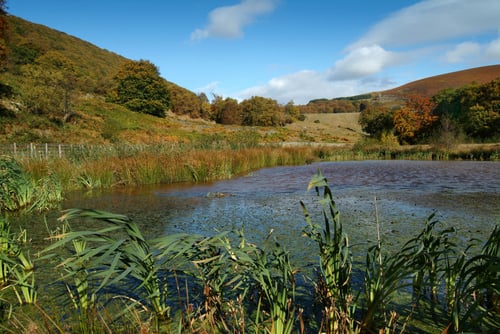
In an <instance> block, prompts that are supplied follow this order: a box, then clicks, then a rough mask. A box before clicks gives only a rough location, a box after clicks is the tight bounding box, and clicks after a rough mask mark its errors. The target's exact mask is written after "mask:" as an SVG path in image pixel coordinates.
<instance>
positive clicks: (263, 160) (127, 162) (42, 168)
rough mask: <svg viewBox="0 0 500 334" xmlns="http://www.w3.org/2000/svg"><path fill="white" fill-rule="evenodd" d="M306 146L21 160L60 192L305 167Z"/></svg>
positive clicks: (312, 156)
mask: <svg viewBox="0 0 500 334" xmlns="http://www.w3.org/2000/svg"><path fill="white" fill-rule="evenodd" d="M319 154H320V151H319V150H317V149H313V148H308V147H296V148H274V147H250V148H241V149H230V148H229V149H202V150H200V149H196V148H192V147H183V148H182V149H181V148H178V147H172V146H167V147H162V146H155V147H151V146H144V147H134V148H133V149H126V150H125V149H116V150H111V149H110V150H109V151H107V152H104V151H103V150H98V151H97V152H95V155H94V154H90V153H89V154H82V153H81V152H79V155H78V156H73V157H69V158H63V159H59V158H57V159H21V160H20V162H19V163H20V164H21V165H22V167H23V169H24V170H25V171H26V172H27V174H29V175H32V176H33V178H34V179H36V178H38V177H42V175H46V174H49V173H50V174H53V175H56V176H57V177H58V178H59V180H60V183H61V184H62V187H63V189H64V190H66V191H68V190H78V189H93V188H109V187H114V186H136V185H144V184H170V183H178V182H207V181H214V180H221V179H228V178H231V177H233V176H236V175H241V174H243V173H248V172H250V171H253V170H257V169H260V168H264V167H272V166H283V165H298V164H305V163H308V162H311V161H315V160H318V159H319V156H318V155H319Z"/></svg>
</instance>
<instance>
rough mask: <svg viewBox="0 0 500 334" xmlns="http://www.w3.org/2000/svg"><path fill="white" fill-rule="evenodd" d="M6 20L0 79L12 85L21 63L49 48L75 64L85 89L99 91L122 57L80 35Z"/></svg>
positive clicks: (121, 60) (14, 85) (122, 59)
mask: <svg viewBox="0 0 500 334" xmlns="http://www.w3.org/2000/svg"><path fill="white" fill-rule="evenodd" d="M7 24H8V31H7V38H6V40H7V49H8V54H7V59H8V62H7V64H6V69H7V71H6V72H3V73H2V74H1V76H0V79H1V80H2V82H3V83H6V84H9V85H11V86H13V87H14V88H17V87H18V86H19V81H20V80H22V77H21V75H20V74H21V73H20V69H21V66H23V65H26V64H31V63H33V62H34V61H35V60H36V58H38V57H39V56H41V55H43V54H45V53H46V52H48V51H53V50H57V51H59V52H61V53H63V54H64V56H65V57H66V58H68V59H69V60H70V61H72V62H73V63H74V64H75V65H76V67H77V71H78V72H80V73H82V74H83V75H85V80H86V85H85V86H86V87H87V89H88V91H96V92H98V93H102V92H103V89H104V88H105V87H106V85H107V83H108V81H109V78H110V76H111V75H112V74H113V73H114V72H116V70H117V68H118V66H119V65H120V64H121V63H122V62H123V61H124V60H125V58H124V57H122V56H120V55H117V54H116V53H113V52H111V51H108V50H104V49H101V48H98V47H97V46H95V45H92V44H90V43H88V42H86V41H83V40H81V39H79V38H76V37H73V36H70V35H67V34H65V33H63V32H60V31H57V30H54V29H51V28H49V27H46V26H43V25H40V24H35V23H31V22H28V21H26V20H23V19H21V18H18V17H15V16H8V17H7Z"/></svg>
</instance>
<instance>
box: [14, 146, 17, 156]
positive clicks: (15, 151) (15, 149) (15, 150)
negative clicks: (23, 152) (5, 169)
mask: <svg viewBox="0 0 500 334" xmlns="http://www.w3.org/2000/svg"><path fill="white" fill-rule="evenodd" d="M16 156H17V146H16V143H14V158H15V157H16Z"/></svg>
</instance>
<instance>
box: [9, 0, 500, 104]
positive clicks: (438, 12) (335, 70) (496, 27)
mask: <svg viewBox="0 0 500 334" xmlns="http://www.w3.org/2000/svg"><path fill="white" fill-rule="evenodd" d="M7 7H8V8H7V11H8V12H9V13H10V14H12V15H15V16H19V17H21V18H24V19H26V20H29V21H31V22H34V23H39V24H43V25H46V26H49V27H51V28H53V29H57V30H60V31H63V32H65V33H67V34H70V35H73V36H76V37H78V38H81V39H83V40H86V41H88V42H90V43H92V44H95V45H97V46H99V47H101V48H104V49H107V50H110V51H113V52H115V53H118V54H120V55H122V56H125V57H127V58H130V59H134V60H139V59H146V60H149V61H151V62H152V63H154V64H155V65H156V66H158V68H159V69H160V72H161V74H162V76H163V77H164V78H165V79H167V80H169V81H172V82H175V83H177V84H179V85H181V86H183V87H185V88H187V89H189V90H192V91H194V92H196V93H199V92H204V93H206V94H207V96H209V98H210V97H211V96H212V94H217V95H221V96H223V97H233V98H237V99H240V100H242V99H245V98H249V97H251V96H254V95H258V96H264V97H270V98H273V99H276V100H278V101H279V102H280V103H287V102H289V101H294V102H295V103H296V104H305V103H307V102H308V101H309V100H311V99H316V98H334V97H339V96H351V95H356V94H362V93H367V92H372V91H380V90H384V89H388V88H393V87H396V86H399V85H402V84H405V83H407V82H410V81H413V80H417V79H421V78H424V77H428V76H432V75H437V74H442V73H447V72H452V71H457V70H462V69H467V68H471V67H477V66H484V65H492V64H499V63H500V1H498V0H425V1H415V0H387V1H384V0H381V1H373V0H366V1H360V0H350V1H333V0H323V1H320V0H308V1H304V0H224V1H219V0H213V1H208V0H173V1H165V0H143V1H137V0H134V1H132V0H120V1H108V0H43V1H40V0H10V1H9V0H7Z"/></svg>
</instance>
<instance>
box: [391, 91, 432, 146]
mask: <svg viewBox="0 0 500 334" xmlns="http://www.w3.org/2000/svg"><path fill="white" fill-rule="evenodd" d="M434 108H435V103H434V102H432V101H431V100H430V99H428V98H424V97H422V96H410V97H409V98H408V100H407V102H406V105H405V106H404V107H403V108H401V110H398V111H396V112H395V113H394V118H393V122H394V129H395V132H396V135H397V136H398V138H399V140H400V141H401V142H402V143H409V144H415V143H417V142H422V141H423V140H426V139H427V138H429V136H430V132H431V131H432V129H433V126H434V125H435V123H436V121H437V119H438V118H437V117H436V116H435V115H434V114H433V112H434Z"/></svg>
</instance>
